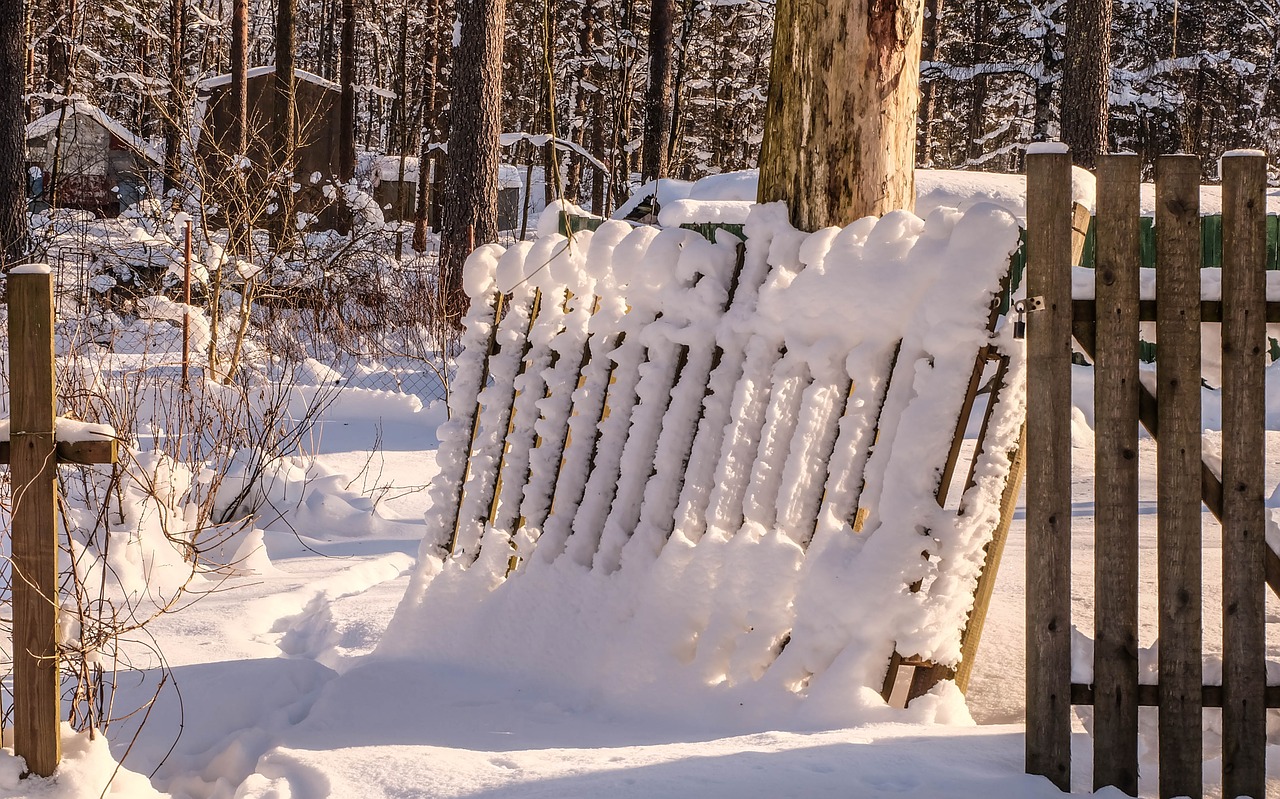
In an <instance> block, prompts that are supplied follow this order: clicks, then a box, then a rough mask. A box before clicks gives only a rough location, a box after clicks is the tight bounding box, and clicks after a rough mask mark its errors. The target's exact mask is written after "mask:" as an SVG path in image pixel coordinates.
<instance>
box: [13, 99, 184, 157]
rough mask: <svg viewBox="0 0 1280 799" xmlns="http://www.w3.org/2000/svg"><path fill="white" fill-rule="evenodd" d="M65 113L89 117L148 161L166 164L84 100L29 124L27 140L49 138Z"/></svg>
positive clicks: (134, 137) (116, 123)
mask: <svg viewBox="0 0 1280 799" xmlns="http://www.w3.org/2000/svg"><path fill="white" fill-rule="evenodd" d="M64 111H68V112H69V114H68V116H85V117H89V118H90V119H92V120H93V121H94V122H97V123H98V124H99V125H101V126H102V127H104V128H106V129H107V130H108V131H109V132H110V133H111V135H112V136H115V137H116V138H117V139H119V140H120V141H122V142H124V143H125V144H126V145H128V146H129V147H130V148H131V149H132V150H134V151H135V152H137V153H138V154H139V155H142V156H144V157H146V158H147V159H148V160H150V161H153V162H155V163H156V164H163V163H164V156H163V155H161V154H160V151H159V150H157V149H156V148H154V147H152V146H151V145H150V144H148V143H147V141H146V139H144V138H142V137H141V136H139V135H138V134H136V133H134V132H133V131H131V130H129V129H128V128H126V127H125V126H124V125H123V124H122V123H120V122H119V121H118V120H116V119H113V118H112V117H111V116H109V115H108V114H107V112H105V111H103V110H102V109H101V108H98V107H97V106H96V105H93V104H92V103H87V102H85V101H84V100H76V101H74V102H73V103H72V104H71V105H70V106H69V107H67V108H60V109H58V110H57V111H51V112H49V113H48V114H45V115H44V116H42V117H40V118H39V119H37V120H35V121H34V122H30V123H28V125H27V131H26V136H27V140H31V139H35V138H38V137H40V136H47V135H49V134H50V133H52V132H53V131H55V130H57V129H58V125H60V124H62V121H63V116H62V115H63V112H64Z"/></svg>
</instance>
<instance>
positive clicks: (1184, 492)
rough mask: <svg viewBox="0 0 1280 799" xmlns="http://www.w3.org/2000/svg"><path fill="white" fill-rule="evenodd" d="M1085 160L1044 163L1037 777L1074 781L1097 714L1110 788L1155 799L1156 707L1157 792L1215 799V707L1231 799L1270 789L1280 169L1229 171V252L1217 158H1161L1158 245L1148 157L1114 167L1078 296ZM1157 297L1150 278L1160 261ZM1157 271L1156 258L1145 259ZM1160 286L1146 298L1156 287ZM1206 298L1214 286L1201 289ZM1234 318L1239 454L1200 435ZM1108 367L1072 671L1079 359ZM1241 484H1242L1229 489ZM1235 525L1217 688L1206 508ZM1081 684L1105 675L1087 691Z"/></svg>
mask: <svg viewBox="0 0 1280 799" xmlns="http://www.w3.org/2000/svg"><path fill="white" fill-rule="evenodd" d="M1070 165H1071V161H1070V155H1069V154H1068V153H1066V152H1061V153H1057V152H1053V153H1050V152H1044V153H1037V154H1032V155H1029V156H1028V160H1027V172H1028V213H1027V216H1028V219H1027V223H1028V272H1029V294H1030V295H1031V297H1030V302H1031V303H1032V304H1033V305H1034V306H1035V307H1037V308H1038V309H1039V310H1036V311H1034V312H1033V313H1031V314H1030V315H1029V317H1030V318H1029V320H1028V363H1029V374H1028V381H1029V389H1028V431H1027V437H1028V448H1029V451H1030V452H1031V453H1033V456H1032V457H1031V458H1030V459H1029V463H1028V471H1027V575H1028V580H1027V761H1026V762H1027V770H1028V772H1030V773H1035V774H1042V775H1045V776H1047V777H1049V778H1050V779H1051V780H1052V781H1053V782H1054V783H1056V784H1057V785H1058V786H1059V787H1061V788H1062V789H1063V790H1069V789H1070V784H1071V747H1070V716H1071V712H1072V706H1073V705H1077V706H1079V705H1091V706H1092V707H1093V718H1094V730H1093V732H1094V761H1093V784H1094V786H1095V789H1100V788H1102V787H1103V786H1109V785H1111V786H1116V787H1118V788H1119V789H1120V790H1122V791H1124V792H1125V793H1128V794H1130V795H1137V790H1138V759H1139V755H1138V734H1139V713H1138V709H1139V707H1156V708H1158V710H1159V721H1158V735H1159V745H1158V754H1159V764H1160V765H1159V784H1160V795H1161V796H1164V797H1172V796H1192V797H1196V796H1201V795H1202V793H1203V790H1204V788H1203V784H1202V783H1203V776H1202V772H1203V768H1202V761H1203V745H1204V740H1203V738H1204V733H1203V729H1204V724H1205V719H1204V717H1205V708H1221V710H1222V730H1223V735H1222V773H1223V783H1224V786H1223V794H1224V795H1226V796H1252V797H1262V796H1264V795H1265V781H1266V763H1265V753H1266V710H1267V708H1268V707H1280V688H1277V687H1274V686H1268V685H1267V678H1266V669H1267V661H1266V626H1265V599H1266V597H1265V593H1266V589H1267V586H1268V585H1270V587H1271V589H1272V590H1273V591H1274V590H1280V557H1277V555H1276V553H1275V552H1274V551H1273V550H1272V549H1271V548H1270V546H1269V545H1268V544H1267V542H1266V538H1265V531H1266V516H1265V508H1264V490H1265V474H1264V447H1265V427H1266V406H1265V380H1264V373H1263V372H1264V367H1265V364H1266V357H1265V355H1266V350H1267V336H1266V323H1267V321H1269V320H1271V321H1275V320H1280V303H1272V302H1268V301H1267V288H1266V286H1267V283H1266V274H1265V271H1264V270H1265V268H1266V265H1267V263H1268V253H1267V231H1268V225H1269V224H1270V223H1269V222H1268V219H1267V216H1266V202H1265V200H1266V198H1265V186H1266V159H1265V156H1262V155H1260V154H1256V153H1252V152H1247V153H1246V152H1241V153H1234V154H1229V157H1225V158H1224V159H1223V211H1222V217H1221V224H1220V230H1221V234H1220V236H1221V240H1220V243H1216V244H1215V245H1214V246H1213V247H1209V246H1208V245H1206V244H1205V243H1204V241H1203V239H1202V231H1203V230H1204V229H1205V227H1206V226H1205V225H1204V224H1203V222H1202V219H1201V214H1200V185H1199V175H1200V161H1199V159H1198V158H1196V157H1194V156H1163V157H1161V158H1159V159H1158V160H1157V163H1156V217H1155V225H1154V230H1155V239H1154V243H1153V244H1150V243H1148V244H1145V245H1144V241H1146V239H1147V234H1144V231H1145V230H1147V229H1148V227H1147V226H1144V225H1142V224H1141V223H1140V219H1139V217H1140V211H1139V168H1140V163H1139V160H1138V158H1137V157H1136V156H1127V155H1117V156H1109V157H1105V158H1103V159H1102V161H1101V163H1100V165H1099V167H1098V174H1097V177H1098V192H1097V196H1098V208H1097V215H1096V223H1095V226H1094V241H1093V243H1092V244H1091V246H1092V247H1093V252H1094V255H1093V256H1092V257H1093V259H1094V269H1093V270H1092V273H1091V275H1092V278H1093V280H1092V281H1088V280H1084V279H1081V278H1082V277H1084V276H1087V275H1088V274H1089V272H1088V271H1087V270H1078V271H1077V275H1076V280H1075V285H1074V289H1073V270H1072V260H1073V259H1072V258H1071V247H1072V234H1071V225H1070V219H1071V201H1070V193H1069V191H1070ZM1148 246H1153V247H1154V253H1155V264H1156V269H1155V280H1154V287H1151V286H1150V285H1149V283H1150V281H1143V280H1142V279H1141V278H1142V273H1141V271H1140V269H1141V267H1142V266H1143V264H1144V257H1143V251H1144V247H1148ZM1210 249H1212V250H1213V251H1215V252H1219V251H1220V253H1221V281H1220V285H1221V290H1220V292H1218V291H1217V290H1216V289H1214V288H1212V286H1213V285H1214V281H1212V280H1202V278H1201V265H1202V261H1203V259H1204V255H1203V253H1204V252H1205V251H1207V250H1210ZM1147 263H1149V262H1147ZM1144 284H1145V285H1144ZM1202 286H1203V287H1204V289H1203V290H1202ZM1208 322H1217V323H1221V330H1222V333H1221V337H1222V347H1221V359H1222V360H1221V363H1222V377H1221V384H1222V408H1223V413H1222V417H1223V418H1222V428H1223V429H1222V448H1221V459H1220V462H1219V461H1217V460H1215V459H1213V458H1208V457H1205V453H1204V447H1203V445H1202V434H1201V385H1202V379H1201V374H1202V365H1201V325H1202V323H1208ZM1140 323H1154V324H1155V327H1156V332H1157V338H1158V340H1159V347H1160V352H1159V358H1158V361H1157V365H1156V368H1155V374H1154V380H1152V379H1144V374H1143V373H1142V371H1141V370H1140V367H1139V348H1138V344H1139V342H1138V335H1139V325H1140ZM1073 340H1074V342H1075V345H1076V346H1077V347H1079V348H1080V349H1081V350H1082V351H1083V352H1084V354H1085V355H1086V356H1087V357H1088V358H1089V359H1090V360H1091V361H1092V363H1093V371H1094V386H1095V396H1094V406H1095V413H1096V416H1095V430H1094V436H1095V439H1094V449H1095V462H1094V464H1093V468H1094V473H1095V480H1094V483H1095V508H1096V541H1095V550H1096V551H1095V557H1096V563H1095V572H1094V616H1095V619H1096V622H1095V630H1094V641H1093V658H1092V662H1078V663H1073V662H1072V640H1071V638H1072V625H1071V599H1072V587H1071V558H1072V548H1071V516H1072V494H1071V479H1072V465H1071V456H1070V453H1071V450H1072V446H1071V444H1072V442H1071V428H1070V425H1071V413H1072V403H1071V356H1072V345H1073ZM1140 425H1141V426H1142V427H1143V428H1145V429H1146V430H1147V432H1148V434H1149V435H1150V436H1151V438H1152V439H1154V440H1155V441H1156V445H1157V447H1156V451H1157V455H1156V461H1157V462H1156V469H1157V483H1158V487H1157V493H1158V496H1157V512H1158V519H1157V525H1156V526H1157V555H1156V557H1157V570H1158V585H1157V592H1158V597H1157V606H1158V619H1157V623H1158V637H1159V647H1158V661H1157V663H1156V670H1155V671H1156V680H1155V682H1153V683H1152V682H1149V681H1147V680H1141V679H1140V676H1139V645H1138V635H1139V618H1138V616H1139V613H1138V607H1139V582H1138V561H1139V541H1138V523H1139V518H1138V517H1139V498H1138V491H1139V471H1138V431H1139V426H1140ZM1224 487H1225V490H1224ZM1202 503H1203V505H1204V506H1205V507H1207V508H1208V510H1210V511H1211V512H1212V513H1213V514H1214V516H1216V517H1217V518H1218V519H1219V520H1220V521H1221V522H1222V562H1223V570H1224V574H1223V577H1222V587H1223V597H1222V604H1223V607H1222V613H1223V649H1222V653H1221V659H1222V676H1221V680H1216V679H1215V680H1207V679H1206V668H1205V663H1206V653H1205V651H1204V646H1203V619H1202V616H1201V603H1202V594H1203V586H1202V576H1201V566H1202V563H1201V561H1202V552H1203V541H1202V534H1201V505H1202ZM1073 674H1076V675H1082V674H1088V675H1091V677H1090V679H1088V680H1074V681H1073V676H1072V675H1073Z"/></svg>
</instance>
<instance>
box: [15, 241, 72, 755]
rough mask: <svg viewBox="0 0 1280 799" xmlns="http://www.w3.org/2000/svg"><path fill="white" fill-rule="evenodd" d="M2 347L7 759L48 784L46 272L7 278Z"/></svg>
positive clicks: (51, 543) (54, 677) (54, 558)
mask: <svg viewBox="0 0 1280 799" xmlns="http://www.w3.org/2000/svg"><path fill="white" fill-rule="evenodd" d="M9 348H10V349H9V388H10V392H11V406H12V407H11V420H10V425H11V427H10V435H9V437H10V461H11V463H10V470H11V477H12V480H13V528H12V535H13V564H12V568H13V577H12V580H11V584H12V586H13V588H12V590H13V695H14V725H15V726H14V752H15V753H16V754H17V755H18V756H19V757H22V758H24V759H25V760H26V762H27V769H28V770H30V772H31V773H32V774H38V775H40V776H42V777H47V776H49V775H50V774H52V773H53V771H54V769H56V768H57V767H58V760H59V759H60V758H61V755H62V747H61V736H60V733H59V729H58V721H59V715H60V714H59V711H58V639H57V631H58V540H57V530H58V527H57V509H58V500H57V496H56V494H55V493H54V482H55V481H56V480H57V477H58V463H57V456H56V449H55V448H56V443H55V441H54V429H53V426H54V394H53V387H54V372H53V273H52V272H51V270H50V269H49V267H48V266H45V265H31V266H20V267H17V268H15V269H13V270H11V271H10V272H9Z"/></svg>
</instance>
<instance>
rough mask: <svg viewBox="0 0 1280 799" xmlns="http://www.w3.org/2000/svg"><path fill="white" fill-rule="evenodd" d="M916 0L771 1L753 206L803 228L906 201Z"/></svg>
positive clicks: (910, 184)
mask: <svg viewBox="0 0 1280 799" xmlns="http://www.w3.org/2000/svg"><path fill="white" fill-rule="evenodd" d="M921 14H922V6H921V0H831V2H829V3H827V4H825V5H819V4H817V3H812V2H805V0H779V2H778V8H777V23H776V27H775V29H774V41H773V61H772V72H771V75H770V79H769V101H768V108H767V110H766V113H765V129H764V142H763V144H762V147H761V153H760V201H761V202H772V201H775V200H782V201H784V202H786V203H787V205H788V207H789V208H790V212H791V221H792V224H794V225H796V227H798V228H801V229H802V230H817V229H819V228H822V227H827V226H829V225H845V224H848V223H849V222H852V221H853V220H855V219H858V218H859V217H863V216H868V215H872V214H874V215H879V214H883V213H885V212H887V211H890V210H893V209H896V208H906V209H911V208H913V207H914V205H915V179H914V175H913V172H912V170H913V168H914V164H915V150H916V130H915V128H916V107H917V104H918V102H919V95H918V94H917V92H916V89H917V85H918V82H919V77H920V70H919V64H920V23H921Z"/></svg>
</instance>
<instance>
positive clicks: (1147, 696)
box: [1071, 683, 1280, 796]
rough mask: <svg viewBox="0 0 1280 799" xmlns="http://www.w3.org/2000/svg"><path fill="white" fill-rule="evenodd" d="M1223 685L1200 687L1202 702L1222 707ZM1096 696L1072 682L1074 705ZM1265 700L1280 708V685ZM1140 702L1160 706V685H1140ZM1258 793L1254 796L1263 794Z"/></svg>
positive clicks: (1090, 701) (1087, 687)
mask: <svg viewBox="0 0 1280 799" xmlns="http://www.w3.org/2000/svg"><path fill="white" fill-rule="evenodd" d="M1222 697H1223V693H1222V686H1221V685H1204V686H1201V687H1200V704H1201V705H1203V706H1204V707H1222ZM1095 698H1096V692H1095V691H1094V687H1093V686H1092V685H1086V684H1084V683H1072V684H1071V704H1073V705H1084V706H1088V705H1092V704H1094V700H1095ZM1263 702H1264V703H1265V705H1266V707H1268V708H1280V685H1268V686H1266V687H1265V689H1264V693H1263ZM1138 704H1139V705H1140V706H1141V707H1159V706H1160V686H1159V685H1145V684H1144V685H1139V686H1138ZM1263 795H1264V794H1261V793H1258V794H1254V796H1263Z"/></svg>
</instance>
